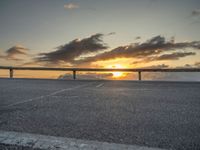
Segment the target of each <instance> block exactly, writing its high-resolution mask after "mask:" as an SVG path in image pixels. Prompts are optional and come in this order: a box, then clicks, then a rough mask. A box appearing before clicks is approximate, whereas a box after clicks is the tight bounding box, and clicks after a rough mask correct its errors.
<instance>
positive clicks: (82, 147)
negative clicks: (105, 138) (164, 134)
mask: <svg viewBox="0 0 200 150" xmlns="http://www.w3.org/2000/svg"><path fill="white" fill-rule="evenodd" d="M0 144H7V145H16V147H17V146H18V147H31V148H34V149H42V150H47V149H48V150H50V149H51V150H55V149H56V150H163V149H159V148H150V147H145V146H137V145H125V144H116V143H107V142H97V141H88V140H79V139H72V138H64V137H55V136H45V135H39V134H29V133H20V132H9V131H0Z"/></svg>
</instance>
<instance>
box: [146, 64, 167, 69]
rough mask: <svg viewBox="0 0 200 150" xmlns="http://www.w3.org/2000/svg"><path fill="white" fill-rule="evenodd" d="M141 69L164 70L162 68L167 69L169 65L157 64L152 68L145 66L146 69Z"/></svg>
mask: <svg viewBox="0 0 200 150" xmlns="http://www.w3.org/2000/svg"><path fill="white" fill-rule="evenodd" d="M142 68H143V69H149V68H150V69H164V68H169V65H166V64H159V65H152V66H147V67H142Z"/></svg>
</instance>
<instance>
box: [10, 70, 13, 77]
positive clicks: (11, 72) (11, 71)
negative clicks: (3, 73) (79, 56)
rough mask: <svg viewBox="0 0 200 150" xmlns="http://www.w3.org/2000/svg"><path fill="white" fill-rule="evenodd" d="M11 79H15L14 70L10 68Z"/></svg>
mask: <svg viewBox="0 0 200 150" xmlns="http://www.w3.org/2000/svg"><path fill="white" fill-rule="evenodd" d="M10 78H13V69H12V68H10Z"/></svg>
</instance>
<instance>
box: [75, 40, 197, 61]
mask: <svg viewBox="0 0 200 150" xmlns="http://www.w3.org/2000/svg"><path fill="white" fill-rule="evenodd" d="M187 48H192V49H200V41H192V42H179V43H176V42H175V41H174V39H173V40H172V39H170V40H166V38H165V37H162V36H156V37H153V38H151V39H150V40H147V41H146V42H144V43H135V44H130V45H127V46H120V47H117V48H115V49H113V50H111V51H108V52H104V53H101V54H98V55H96V56H94V57H87V58H85V59H82V60H80V61H77V63H89V62H94V61H102V60H109V59H115V58H139V59H146V58H147V57H150V56H158V55H161V54H162V53H165V52H167V51H180V50H183V49H187ZM172 55H173V56H172ZM188 55H194V53H191V52H189V53H184V54H183V53H175V54H171V56H170V55H163V56H162V57H161V58H158V59H164V58H167V57H173V58H174V59H177V58H178V56H179V57H185V56H188Z"/></svg>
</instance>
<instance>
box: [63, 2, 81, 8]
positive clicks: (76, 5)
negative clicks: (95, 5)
mask: <svg viewBox="0 0 200 150" xmlns="http://www.w3.org/2000/svg"><path fill="white" fill-rule="evenodd" d="M79 7H80V6H79V5H78V4H74V3H67V4H65V5H64V8H65V9H77V8H79Z"/></svg>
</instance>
